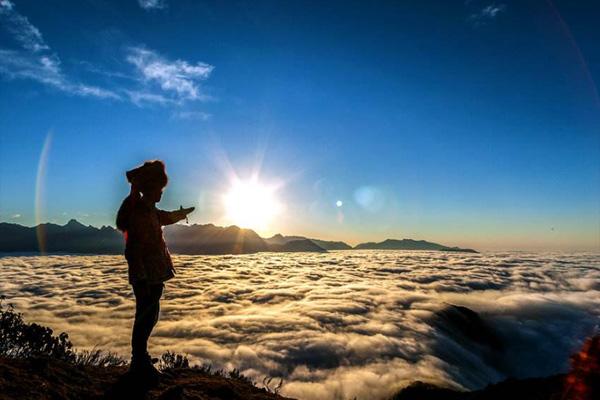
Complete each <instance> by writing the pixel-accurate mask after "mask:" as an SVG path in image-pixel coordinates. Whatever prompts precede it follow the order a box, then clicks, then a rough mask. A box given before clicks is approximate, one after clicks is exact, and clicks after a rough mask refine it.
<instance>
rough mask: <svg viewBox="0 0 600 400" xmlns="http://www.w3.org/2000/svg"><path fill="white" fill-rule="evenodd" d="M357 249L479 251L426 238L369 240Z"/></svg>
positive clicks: (356, 247)
mask: <svg viewBox="0 0 600 400" xmlns="http://www.w3.org/2000/svg"><path fill="white" fill-rule="evenodd" d="M354 248H355V249H357V250H360V249H373V250H434V251H458V252H466V253H477V251H475V250H473V249H461V248H459V247H448V246H444V245H442V244H438V243H433V242H428V241H426V240H413V239H402V240H398V239H386V240H384V241H383V242H379V243H375V242H367V243H361V244H358V245H356V246H355V247H354Z"/></svg>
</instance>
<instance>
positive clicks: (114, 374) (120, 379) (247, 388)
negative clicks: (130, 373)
mask: <svg viewBox="0 0 600 400" xmlns="http://www.w3.org/2000/svg"><path fill="white" fill-rule="evenodd" d="M126 371H127V367H98V366H87V367H76V366H74V365H72V364H69V363H66V362H63V361H59V360H54V359H48V358H35V359H26V360H18V359H17V360H16V359H8V358H0V399H1V400H17V399H19V400H21V399H32V400H33V399H40V400H55V399H69V400H71V399H73V400H75V399H90V400H94V399H128V400H134V399H148V400H153V399H157V400H158V399H161V400H184V399H185V400H188V399H189V400H238V399H239V400H276V399H280V400H284V399H286V398H285V397H282V396H279V395H277V394H274V393H269V392H268V391H267V390H265V389H259V388H257V387H255V386H253V385H252V384H251V383H250V382H248V381H247V380H245V379H244V378H232V377H225V376H222V375H216V374H213V373H208V372H206V371H203V370H201V369H194V368H181V369H170V370H166V371H165V372H164V376H163V378H162V379H161V382H160V384H159V385H158V386H157V387H155V388H151V389H145V388H144V383H143V382H135V381H132V380H130V379H128V378H127V375H126Z"/></svg>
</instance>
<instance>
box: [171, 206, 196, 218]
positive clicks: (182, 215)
mask: <svg viewBox="0 0 600 400" xmlns="http://www.w3.org/2000/svg"><path fill="white" fill-rule="evenodd" d="M195 209H196V207H188V208H183V206H180V207H179V210H177V211H175V212H176V213H177V220H178V221H181V220H182V219H185V220H187V216H188V214H189V213H191V212H192V211H194V210H195Z"/></svg>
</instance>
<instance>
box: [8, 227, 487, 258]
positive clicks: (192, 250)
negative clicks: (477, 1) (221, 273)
mask: <svg viewBox="0 0 600 400" xmlns="http://www.w3.org/2000/svg"><path fill="white" fill-rule="evenodd" d="M164 235H165V240H166V243H167V245H168V246H169V249H170V251H171V252H172V253H180V254H247V253H258V252H263V251H274V252H299V251H311V252H323V251H328V250H351V249H352V247H350V246H349V245H348V244H346V243H344V242H340V241H328V240H320V239H309V238H306V237H304V236H284V235H281V234H276V235H274V236H272V237H270V238H266V239H264V238H261V237H260V236H259V235H258V234H257V233H256V232H254V231H253V230H252V229H244V228H240V227H237V226H235V225H232V226H228V227H220V226H215V225H214V224H205V225H198V224H194V225H180V224H176V225H169V226H166V227H165V228H164ZM38 236H39V237H40V238H42V242H43V244H44V246H45V248H44V251H46V252H49V253H82V254H122V253H123V251H124V248H125V242H124V239H123V235H122V234H121V233H120V232H119V231H117V230H116V229H115V228H113V227H110V226H102V227H101V228H96V227H93V226H91V225H88V226H85V225H83V224H82V223H80V222H79V221H77V220H75V219H71V220H69V222H67V223H66V224H65V225H57V224H52V223H43V224H40V225H38V226H36V227H26V226H22V225H19V224H13V223H7V222H1V223H0V252H6V253H10V252H12V253H30V252H39V251H40V248H39V243H38ZM355 249H387V250H439V251H465V252H472V253H476V251H475V250H471V249H460V248H458V247H447V246H443V245H441V244H437V243H431V242H427V241H424V240H412V239H403V240H395V239H388V240H385V241H383V242H380V243H372V242H370V243H361V244H359V245H358V246H356V247H355Z"/></svg>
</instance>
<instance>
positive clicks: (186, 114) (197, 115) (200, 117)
mask: <svg viewBox="0 0 600 400" xmlns="http://www.w3.org/2000/svg"><path fill="white" fill-rule="evenodd" d="M171 117H172V118H173V119H179V120H197V121H208V120H209V119H210V117H211V115H210V114H209V113H206V112H203V111H175V112H173V113H172V114H171Z"/></svg>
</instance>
